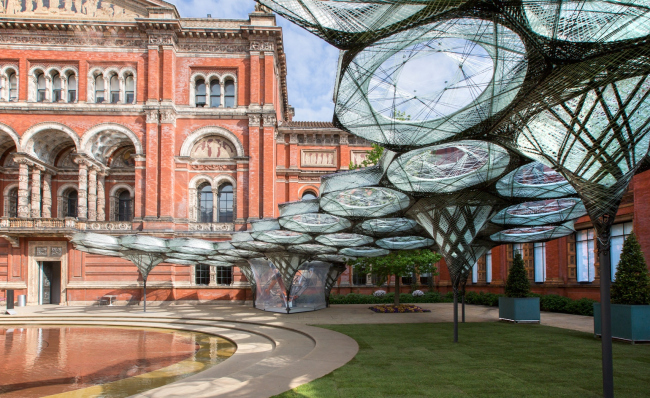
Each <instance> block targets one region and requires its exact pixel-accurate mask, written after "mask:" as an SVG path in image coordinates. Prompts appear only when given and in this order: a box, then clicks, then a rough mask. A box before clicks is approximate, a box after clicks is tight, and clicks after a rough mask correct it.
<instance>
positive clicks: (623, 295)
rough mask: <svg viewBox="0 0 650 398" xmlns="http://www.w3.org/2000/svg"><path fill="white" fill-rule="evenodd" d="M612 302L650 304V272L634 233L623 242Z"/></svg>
mask: <svg viewBox="0 0 650 398" xmlns="http://www.w3.org/2000/svg"><path fill="white" fill-rule="evenodd" d="M612 303H614V304H628V305H648V304H650V274H649V273H648V266H647V265H646V262H645V259H644V258H643V252H642V251H641V245H639V241H638V240H637V239H636V235H634V233H632V234H631V235H630V236H628V237H627V239H626V240H625V244H623V253H622V254H621V261H620V262H619V263H618V269H617V270H616V281H615V282H614V283H613V284H612Z"/></svg>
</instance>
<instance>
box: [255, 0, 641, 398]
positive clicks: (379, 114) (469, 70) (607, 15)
mask: <svg viewBox="0 0 650 398" xmlns="http://www.w3.org/2000/svg"><path fill="white" fill-rule="evenodd" d="M257 1H258V2H259V3H260V4H263V5H265V6H267V7H269V8H271V9H272V10H274V11H276V12H278V13H279V14H281V15H284V16H286V17H287V18H289V19H290V20H291V21H294V22H295V23H296V24H298V25H300V26H303V27H305V28H306V29H307V30H309V31H310V32H313V33H315V34H317V35H319V36H320V37H322V38H324V39H325V40H327V41H328V42H330V43H332V44H333V45H335V46H337V47H338V48H340V49H342V50H345V51H343V52H342V54H341V57H340V61H339V70H338V77H337V81H336V86H335V88H334V102H335V115H334V122H335V123H336V124H338V125H339V126H340V127H341V128H343V129H345V130H347V131H348V132H351V133H352V134H355V135H358V136H361V137H364V138H366V139H368V140H370V141H372V142H376V143H380V144H382V145H383V146H385V147H387V148H390V149H393V150H399V151H406V150H413V149H416V148H422V147H424V146H428V145H433V144H440V143H444V142H450V141H454V140H461V139H477V138H478V139H486V140H488V141H492V142H496V143H500V144H501V145H503V146H505V147H507V148H508V149H511V150H514V151H518V152H519V153H521V154H524V155H525V156H528V157H530V158H532V159H534V160H538V161H540V162H541V163H543V164H546V165H547V166H550V167H552V168H553V169H554V170H556V171H557V172H559V173H560V174H562V175H563V176H564V177H565V178H566V179H567V180H568V181H569V183H570V184H571V186H572V187H573V188H574V189H575V190H576V191H577V193H578V195H579V197H580V199H582V202H583V205H584V207H585V209H586V211H587V212H588V214H589V216H590V218H591V220H592V222H593V224H594V226H595V228H596V230H597V232H598V247H599V255H600V256H601V261H600V264H601V274H602V275H609V271H610V267H611V265H610V261H609V255H608V254H609V236H610V229H611V228H610V227H611V224H612V222H613V220H614V216H615V214H616V211H617V209H618V205H619V203H620V199H621V196H622V194H623V193H624V192H625V190H626V188H627V186H628V183H629V181H630V179H631V178H632V176H633V175H634V173H635V171H636V170H637V168H638V166H639V162H640V161H641V159H642V158H643V157H645V156H646V154H647V151H648V137H647V132H648V130H649V122H650V113H649V111H648V110H647V109H648V106H647V105H648V104H647V94H648V91H650V90H649V88H650V86H649V85H648V82H647V81H646V79H647V75H648V74H649V73H650V41H649V40H648V39H649V38H650V23H649V22H650V21H649V19H650V8H649V7H648V5H647V4H645V3H643V2H627V3H622V2H607V1H603V0H593V1H588V2H585V1H563V2H557V1H551V0H523V1H519V2H497V1H493V0H467V1H459V2H451V3H450V2H448V1H443V0H366V1H351V0H350V1H334V0H330V1H327V0H326V1H320V0H257ZM432 65H435V73H432V70H431V66H432ZM404 156H405V155H401V157H404ZM395 167H397V166H395ZM406 167H407V166H406V165H404V166H402V168H406ZM538 171H540V170H539V167H538V168H537V171H536V172H538ZM542 171H543V170H542ZM544 172H545V171H544ZM387 174H388V176H389V177H392V178H396V177H397V175H393V173H391V171H390V170H389V171H388V173H387ZM514 182H515V184H512V185H511V186H510V188H507V187H506V189H510V190H511V191H512V193H513V195H507V196H510V197H512V196H514V197H515V198H521V197H524V198H526V197H527V196H526V195H523V196H520V193H521V192H522V190H524V191H525V190H527V189H529V187H526V185H528V184H527V182H526V181H525V179H524V181H523V182H522V181H521V180H515V181H514ZM553 185H555V184H553V183H552V182H551V183H550V185H548V186H546V187H543V186H541V185H540V186H538V187H537V188H539V189H541V191H546V192H541V193H540V195H539V196H533V198H531V197H530V196H528V198H529V199H528V200H533V201H539V200H546V199H560V198H563V197H565V196H570V195H563V194H559V195H558V196H555V194H554V193H552V192H549V191H556V188H558V187H553ZM565 187H566V186H565ZM501 188H503V187H500V188H498V189H497V190H498V191H499V192H502V190H501ZM549 188H550V189H549ZM558 189H559V188H558ZM405 191H406V193H412V192H410V191H408V189H405ZM435 194H437V192H436V191H429V192H428V193H427V192H422V195H421V196H424V197H426V196H434V195H435ZM542 195H544V196H542ZM509 200H510V199H509ZM511 204H516V203H511ZM416 207H417V205H416ZM478 207H481V206H478ZM528 207H529V208H530V206H528ZM422 214H426V212H424V213H422ZM430 215H431V214H430ZM569 216H570V217H573V214H570V215H569ZM425 218H426V217H425ZM560 218H561V219H562V218H564V216H563V217H560ZM481 219H482V216H481ZM455 221H460V222H461V223H462V222H467V218H466V217H460V218H457V219H456V220H454V221H452V222H455ZM502 221H505V222H511V221H513V219H508V220H502ZM553 221H559V222H561V221H562V220H555V219H554V220H553ZM560 225H562V224H560ZM452 227H453V228H457V229H458V228H459V227H458V226H452ZM463 227H464V226H463ZM529 227H531V226H525V228H529ZM555 227H558V225H555ZM460 229H463V228H460ZM505 235H509V234H505ZM515 235H517V234H515ZM518 235H521V234H518ZM434 239H435V240H436V241H439V240H440V239H439V238H436V237H434ZM441 250H443V251H447V252H448V251H449V250H450V249H445V248H444V247H441ZM461 269H464V268H462V266H461ZM459 275H460V274H459ZM458 277H460V276H458ZM609 285H610V280H609V278H601V304H602V311H603V313H602V314H603V316H602V322H603V325H602V344H603V391H604V396H605V397H612V396H613V371H612V363H611V325H610V322H611V321H610V315H609V314H610V312H609Z"/></svg>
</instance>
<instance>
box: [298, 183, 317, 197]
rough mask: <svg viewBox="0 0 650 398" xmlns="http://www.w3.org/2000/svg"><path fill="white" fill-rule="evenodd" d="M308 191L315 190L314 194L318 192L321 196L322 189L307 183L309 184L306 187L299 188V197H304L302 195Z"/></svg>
mask: <svg viewBox="0 0 650 398" xmlns="http://www.w3.org/2000/svg"><path fill="white" fill-rule="evenodd" d="M307 191H311V192H313V193H314V194H316V197H319V196H320V190H319V189H318V187H316V186H314V185H307V186H304V187H302V188H300V189H298V197H299V198H302V195H304V194H305V193H307Z"/></svg>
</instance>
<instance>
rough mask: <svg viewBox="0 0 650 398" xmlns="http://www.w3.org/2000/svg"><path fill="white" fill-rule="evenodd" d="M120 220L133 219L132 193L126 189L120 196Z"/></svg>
mask: <svg viewBox="0 0 650 398" xmlns="http://www.w3.org/2000/svg"><path fill="white" fill-rule="evenodd" d="M118 221H131V194H130V193H129V192H128V191H124V192H122V193H121V194H120V196H119V198H118Z"/></svg>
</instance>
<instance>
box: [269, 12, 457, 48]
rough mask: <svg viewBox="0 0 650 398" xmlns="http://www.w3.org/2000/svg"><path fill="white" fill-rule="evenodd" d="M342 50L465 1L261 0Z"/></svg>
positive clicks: (369, 41) (359, 44)
mask: <svg viewBox="0 0 650 398" xmlns="http://www.w3.org/2000/svg"><path fill="white" fill-rule="evenodd" d="M258 3H260V4H262V5H264V6H267V7H269V8H270V9H272V10H273V11H275V12H277V13H278V14H280V15H282V16H283V17H285V18H287V19H288V20H290V21H292V22H294V23H296V24H298V25H300V26H302V27H303V28H305V29H307V30H308V31H310V32H312V33H313V34H315V35H317V36H319V37H320V38H322V39H323V40H325V41H327V42H328V43H330V44H332V45H333V46H335V47H338V48H353V47H359V46H363V45H364V44H369V43H371V42H373V41H375V40H376V38H377V37H378V36H385V35H389V34H391V33H393V32H396V31H398V30H400V29H404V28H406V27H408V26H410V25H413V24H417V23H419V22H420V21H423V20H426V19H427V18H431V17H433V16H435V15H438V14H440V13H443V12H445V11H448V10H452V9H454V8H457V7H460V6H462V5H463V4H465V3H466V2H465V1H449V0H448V1H435V2H433V1H427V0H406V1H405V0H369V1H354V0H351V1H340V0H258Z"/></svg>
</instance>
